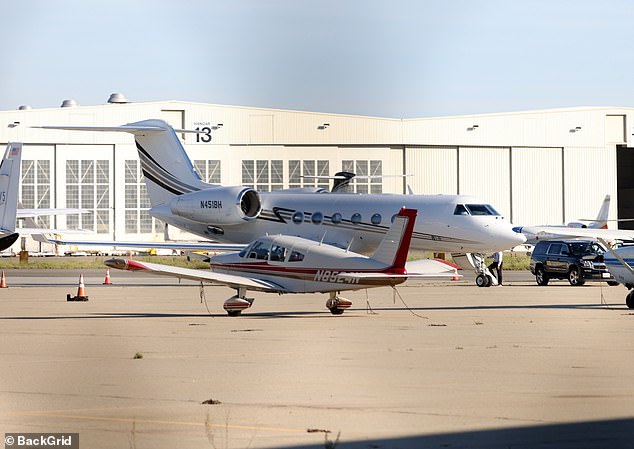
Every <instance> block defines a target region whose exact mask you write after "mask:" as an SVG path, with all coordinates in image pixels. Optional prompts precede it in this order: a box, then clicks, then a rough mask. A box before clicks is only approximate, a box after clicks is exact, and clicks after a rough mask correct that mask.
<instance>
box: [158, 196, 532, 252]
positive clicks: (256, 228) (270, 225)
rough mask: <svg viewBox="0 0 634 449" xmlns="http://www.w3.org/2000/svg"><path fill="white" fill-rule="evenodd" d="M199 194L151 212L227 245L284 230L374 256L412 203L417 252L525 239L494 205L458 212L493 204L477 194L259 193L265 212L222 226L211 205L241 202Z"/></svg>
mask: <svg viewBox="0 0 634 449" xmlns="http://www.w3.org/2000/svg"><path fill="white" fill-rule="evenodd" d="M216 193H218V195H216ZM197 195H198V196H197V197H196V199H195V200H194V201H191V202H189V204H188V205H187V208H183V209H182V212H183V213H182V215H177V214H175V213H174V212H173V209H174V207H173V203H172V204H164V205H161V206H156V207H153V208H152V209H151V210H150V213H151V215H152V216H154V217H156V218H159V219H160V220H163V221H165V222H166V223H169V224H170V225H173V226H176V227H178V228H181V229H185V230H187V231H189V232H192V233H194V234H197V235H200V236H203V237H206V238H210V239H213V240H218V241H222V242H235V243H248V242H250V241H251V240H253V238H254V237H255V236H258V235H264V234H285V235H295V236H300V237H303V238H306V239H311V240H317V241H322V240H323V241H324V242H326V243H331V244H335V245H337V246H340V247H348V246H349V247H350V249H351V250H352V251H355V252H361V253H368V252H370V251H372V250H374V248H376V246H377V245H378V243H379V242H380V241H381V239H382V238H383V235H384V234H385V232H386V231H387V229H388V228H389V227H390V225H391V220H392V217H393V216H394V215H395V214H396V213H398V211H399V210H400V209H401V207H407V208H411V209H417V210H418V211H419V216H418V220H417V221H416V225H415V228H414V233H413V236H412V243H411V248H412V249H417V250H426V251H437V252H454V253H465V252H473V253H488V252H493V251H501V250H505V249H509V248H512V247H514V246H516V245H519V244H521V243H523V242H524V239H523V237H522V236H521V235H519V234H517V233H515V232H513V230H512V227H511V225H510V223H509V222H508V221H507V220H506V219H504V218H503V217H501V216H500V215H494V213H495V212H494V209H492V208H491V211H492V212H491V214H490V215H460V214H455V213H454V212H455V210H456V207H457V206H458V205H467V207H468V205H478V206H480V209H482V207H481V206H486V203H484V202H483V201H482V200H480V199H478V198H475V197H471V196H463V195H398V194H354V193H330V192H324V193H291V192H290V191H287V192H283V193H281V192H260V193H259V196H260V199H261V207H262V211H261V212H260V214H259V215H258V216H257V218H255V219H251V220H248V221H247V220H242V222H241V223H239V224H231V225H218V223H217V220H216V219H215V218H214V217H215V216H216V215H217V213H218V211H217V210H213V208H212V207H210V206H213V205H215V206H216V209H220V208H226V207H228V208H238V206H237V205H236V204H235V202H234V203H233V204H231V203H229V201H227V200H226V198H224V197H223V195H224V193H223V192H221V191H218V192H215V191H214V189H212V190H206V191H205V190H202V191H199V192H197ZM228 203H229V204H228ZM177 212H180V210H177ZM207 214H208V215H209V216H208V217H207ZM357 214H358V215H357ZM183 215H186V216H183Z"/></svg>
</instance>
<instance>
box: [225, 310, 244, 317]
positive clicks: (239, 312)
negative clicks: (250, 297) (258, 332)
mask: <svg viewBox="0 0 634 449" xmlns="http://www.w3.org/2000/svg"><path fill="white" fill-rule="evenodd" d="M227 315H229V316H240V315H242V310H227Z"/></svg>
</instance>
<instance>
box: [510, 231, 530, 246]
mask: <svg viewBox="0 0 634 449" xmlns="http://www.w3.org/2000/svg"><path fill="white" fill-rule="evenodd" d="M518 229H519V230H518ZM521 229H522V228H517V227H515V228H513V229H511V232H510V233H509V234H508V240H509V248H513V247H515V246H517V245H521V244H523V243H525V242H526V236H525V235H524V234H522V231H521Z"/></svg>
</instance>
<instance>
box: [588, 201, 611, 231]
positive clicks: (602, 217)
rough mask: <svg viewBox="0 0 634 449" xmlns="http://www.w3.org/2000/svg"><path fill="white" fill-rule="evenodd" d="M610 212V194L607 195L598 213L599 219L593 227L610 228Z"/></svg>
mask: <svg viewBox="0 0 634 449" xmlns="http://www.w3.org/2000/svg"><path fill="white" fill-rule="evenodd" d="M609 213H610V195H609V194H608V195H606V196H605V198H604V199H603V203H602V204H601V209H599V213H598V214H597V219H596V220H595V221H594V223H592V224H591V226H590V227H592V228H601V229H607V228H608V214H609Z"/></svg>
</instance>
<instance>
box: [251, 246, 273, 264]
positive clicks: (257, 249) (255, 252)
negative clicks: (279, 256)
mask: <svg viewBox="0 0 634 449" xmlns="http://www.w3.org/2000/svg"><path fill="white" fill-rule="evenodd" d="M270 251H271V242H256V243H254V244H253V246H252V247H251V250H250V251H249V259H260V260H267V259H268V258H269V252H270Z"/></svg>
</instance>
